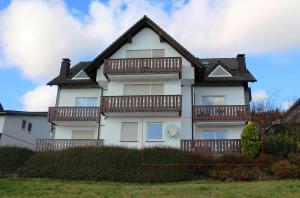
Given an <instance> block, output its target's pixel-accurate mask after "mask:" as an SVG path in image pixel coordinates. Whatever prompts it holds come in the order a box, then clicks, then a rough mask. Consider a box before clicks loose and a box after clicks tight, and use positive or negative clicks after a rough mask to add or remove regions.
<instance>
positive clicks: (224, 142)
mask: <svg viewBox="0 0 300 198" xmlns="http://www.w3.org/2000/svg"><path fill="white" fill-rule="evenodd" d="M180 144H181V149H182V150H183V151H188V152H195V153H199V154H202V155H224V154H240V153H241V140H240V139H220V140H181V143H180Z"/></svg>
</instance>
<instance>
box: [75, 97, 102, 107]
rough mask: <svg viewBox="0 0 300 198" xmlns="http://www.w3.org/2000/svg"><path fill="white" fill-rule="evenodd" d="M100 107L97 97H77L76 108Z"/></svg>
mask: <svg viewBox="0 0 300 198" xmlns="http://www.w3.org/2000/svg"><path fill="white" fill-rule="evenodd" d="M97 105H98V98H97V97H77V98H76V99H75V106H76V107H96V106H97Z"/></svg>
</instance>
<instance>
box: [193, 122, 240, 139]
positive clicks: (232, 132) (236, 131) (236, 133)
mask: <svg viewBox="0 0 300 198" xmlns="http://www.w3.org/2000/svg"><path fill="white" fill-rule="evenodd" d="M243 128H244V125H237V126H226V125H224V126H196V127H195V137H194V138H195V139H200V138H199V137H200V135H199V133H200V132H201V131H203V130H226V131H227V133H228V139H240V138H241V134H242V131H243Z"/></svg>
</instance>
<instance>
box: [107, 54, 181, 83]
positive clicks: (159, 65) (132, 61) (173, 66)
mask: <svg viewBox="0 0 300 198" xmlns="http://www.w3.org/2000/svg"><path fill="white" fill-rule="evenodd" d="M181 67H182V59H181V57H160V58H128V59H105V60H104V70H103V73H104V76H105V77H106V78H107V79H109V77H110V76H111V75H132V74H154V73H156V74H172V73H175V74H176V73H177V74H179V77H180V74H181ZM177 76H178V75H177Z"/></svg>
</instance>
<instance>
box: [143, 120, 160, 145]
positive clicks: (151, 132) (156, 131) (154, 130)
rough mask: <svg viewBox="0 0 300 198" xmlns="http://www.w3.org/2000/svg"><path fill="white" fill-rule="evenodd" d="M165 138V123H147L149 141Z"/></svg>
mask: <svg viewBox="0 0 300 198" xmlns="http://www.w3.org/2000/svg"><path fill="white" fill-rule="evenodd" d="M162 140H163V123H162V122H148V123H147V141H162Z"/></svg>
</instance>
